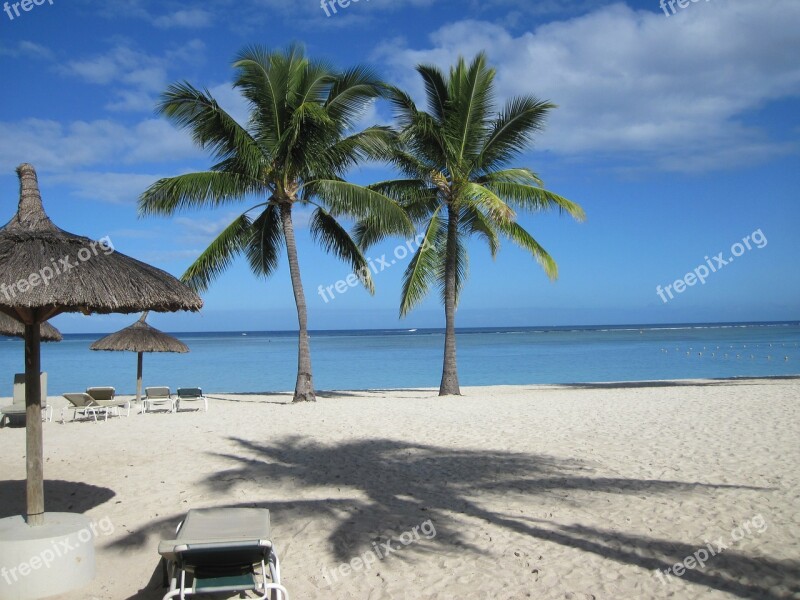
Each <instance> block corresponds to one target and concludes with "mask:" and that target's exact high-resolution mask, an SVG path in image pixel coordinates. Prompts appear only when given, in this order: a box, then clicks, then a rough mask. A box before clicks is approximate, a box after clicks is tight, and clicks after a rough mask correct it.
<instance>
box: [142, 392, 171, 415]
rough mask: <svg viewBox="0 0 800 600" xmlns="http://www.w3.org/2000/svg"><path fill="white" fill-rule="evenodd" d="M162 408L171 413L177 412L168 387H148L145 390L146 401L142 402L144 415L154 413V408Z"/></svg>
mask: <svg viewBox="0 0 800 600" xmlns="http://www.w3.org/2000/svg"><path fill="white" fill-rule="evenodd" d="M159 406H160V407H162V408H164V409H166V410H169V412H175V400H173V399H172V394H170V391H169V388H168V387H163V386H159V387H148V388H144V400H142V414H144V413H146V412H148V411H152V410H153V408H154V407H159Z"/></svg>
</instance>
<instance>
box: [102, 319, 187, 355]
mask: <svg viewBox="0 0 800 600" xmlns="http://www.w3.org/2000/svg"><path fill="white" fill-rule="evenodd" d="M146 318H147V315H146V314H144V315H142V316H141V318H140V319H139V320H138V321H136V323H134V324H133V325H130V326H128V327H126V328H125V329H121V330H119V331H117V332H116V333H112V334H110V335H107V336H105V337H104V338H100V339H99V340H97V341H96V342H93V343H92V345H91V346H89V348H91V349H92V350H120V351H125V350H127V351H130V352H188V351H189V347H188V346H187V345H186V344H184V343H183V342H182V341H180V340H179V339H177V338H174V337H172V336H171V335H169V334H166V333H164V332H163V331H159V330H158V329H156V328H155V327H152V326H151V325H148V324H147V323H146V322H145V319H146Z"/></svg>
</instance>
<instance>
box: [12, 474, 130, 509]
mask: <svg viewBox="0 0 800 600" xmlns="http://www.w3.org/2000/svg"><path fill="white" fill-rule="evenodd" d="M115 495H116V494H115V493H114V491H113V490H110V489H108V488H104V487H99V486H96V485H89V484H88V483H81V482H79V481H61V480H58V479H56V480H52V479H45V481H44V497H45V507H46V509H47V512H71V513H85V512H86V511H88V510H91V509H93V508H95V507H96V506H100V505H101V504H103V503H104V502H108V501H109V500H111V498H113V497H114V496H115ZM25 511H26V507H25V480H24V479H20V480H13V481H0V518H4V517H11V516H14V515H24V514H25Z"/></svg>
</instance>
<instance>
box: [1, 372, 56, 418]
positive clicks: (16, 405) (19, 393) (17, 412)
mask: <svg viewBox="0 0 800 600" xmlns="http://www.w3.org/2000/svg"><path fill="white" fill-rule="evenodd" d="M39 382H40V383H39V385H40V387H41V389H42V420H43V421H52V420H53V407H52V406H48V405H47V373H40V374H39ZM26 412H27V411H26V408H25V373H16V374H15V375H14V396H13V400H12V404H11V405H10V406H4V407H3V408H0V427H2V426H3V425H5V424H6V423H8V424H11V423H14V422H19V423H20V424H22V423H24V422H25V415H26Z"/></svg>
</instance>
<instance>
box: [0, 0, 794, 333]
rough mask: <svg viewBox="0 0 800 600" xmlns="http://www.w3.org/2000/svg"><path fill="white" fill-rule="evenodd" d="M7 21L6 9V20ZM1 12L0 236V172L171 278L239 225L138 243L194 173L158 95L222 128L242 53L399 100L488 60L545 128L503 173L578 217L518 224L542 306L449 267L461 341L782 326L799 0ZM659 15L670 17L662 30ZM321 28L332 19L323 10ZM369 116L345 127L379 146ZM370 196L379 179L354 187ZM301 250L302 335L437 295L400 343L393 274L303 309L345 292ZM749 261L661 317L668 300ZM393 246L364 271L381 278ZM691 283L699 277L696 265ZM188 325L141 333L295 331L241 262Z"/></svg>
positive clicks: (114, 323)
mask: <svg viewBox="0 0 800 600" xmlns="http://www.w3.org/2000/svg"><path fill="white" fill-rule="evenodd" d="M11 4H13V3H11ZM28 7H29V8H30V10H29V11H28V12H25V11H22V10H21V9H18V11H19V16H15V14H14V7H13V6H11V5H9V12H10V13H11V15H12V16H14V18H13V19H12V18H9V16H8V13H5V12H0V69H2V76H3V81H4V82H5V85H4V93H3V94H2V97H1V98H0V198H2V201H1V202H0V220H2V221H3V222H4V221H6V220H7V219H8V218H10V217H11V215H12V214H13V213H14V211H15V208H16V201H17V197H18V188H17V185H18V184H17V179H16V175H15V173H14V168H15V167H16V166H17V165H18V164H20V163H22V162H30V163H33V164H34V165H35V166H36V168H37V170H38V172H39V179H40V184H41V188H42V192H43V197H44V202H45V208H46V210H47V211H48V213H49V214H50V216H51V218H52V219H53V220H54V221H55V222H56V224H58V225H59V226H60V227H62V228H63V229H66V230H68V231H71V232H74V233H80V234H84V235H88V236H90V237H94V238H100V237H102V236H110V238H111V239H112V241H113V243H114V246H115V247H116V249H117V250H120V251H122V252H124V253H126V254H129V255H131V256H134V257H136V258H140V259H142V260H145V261H147V262H150V263H152V264H155V265H157V266H159V267H161V268H163V269H165V270H167V271H169V272H171V273H173V274H175V275H176V276H180V274H181V273H182V272H183V271H184V269H185V268H186V267H187V266H188V265H189V264H190V263H191V261H192V259H193V258H194V257H196V256H197V254H198V253H199V252H200V251H201V250H202V249H203V248H204V247H205V245H206V244H207V243H208V242H209V241H210V240H211V239H212V237H213V236H214V235H215V234H216V233H217V232H219V231H220V230H221V228H222V227H223V226H224V225H225V224H227V222H229V221H230V220H231V219H232V218H233V217H234V216H235V214H236V209H237V208H245V207H246V206H249V205H247V204H244V203H243V204H242V205H241V206H239V207H237V206H231V207H225V208H222V209H219V210H215V211H195V212H190V213H183V214H180V215H177V216H176V217H174V218H171V219H166V218H148V219H140V218H138V217H137V213H136V199H137V198H138V196H139V194H140V193H141V192H142V191H143V190H144V189H145V188H146V187H147V186H148V185H150V184H151V183H152V182H154V181H155V180H157V179H158V178H160V177H164V176H170V175H175V174H179V173H182V172H187V171H191V170H198V169H205V168H207V167H208V166H209V165H210V159H209V157H208V156H207V155H205V154H204V153H203V152H202V151H200V150H198V149H197V148H195V147H194V146H193V145H192V143H191V141H190V140H189V137H188V135H187V134H186V133H185V132H181V131H178V130H176V129H174V128H173V127H172V126H171V125H170V124H169V123H167V122H166V121H164V120H163V119H160V118H158V117H157V116H155V114H154V112H153V106H154V104H155V101H156V99H157V97H158V95H159V93H161V92H162V91H163V90H164V89H165V87H166V86H167V85H168V84H169V83H171V82H174V81H177V80H184V79H185V80H188V81H190V82H191V83H193V84H194V85H196V86H198V87H206V88H208V89H210V90H211V91H212V93H213V94H214V96H215V97H216V98H217V99H218V101H219V102H220V103H221V104H222V105H223V106H224V107H225V108H226V109H227V110H229V111H230V112H231V113H233V114H234V115H237V116H239V117H240V118H242V117H243V116H244V115H245V114H246V107H245V106H244V105H243V103H242V102H241V100H240V99H239V98H238V97H237V95H236V93H235V92H234V91H233V90H232V89H231V87H230V79H231V76H232V69H231V68H230V63H231V61H232V59H233V57H234V55H235V54H236V53H237V52H238V51H239V50H240V49H241V48H242V47H243V46H245V45H247V44H251V43H258V44H262V45H265V46H268V47H274V48H278V47H283V46H285V45H287V44H288V43H290V42H292V41H300V42H303V43H304V44H305V45H306V47H307V50H308V52H309V54H310V55H312V56H314V57H319V58H324V59H327V60H329V61H331V62H333V63H334V64H335V65H337V66H340V67H346V66H350V65H353V64H356V63H366V64H370V65H372V66H374V67H375V68H376V69H377V70H378V71H379V72H380V73H381V75H382V76H383V77H384V78H385V79H386V80H388V81H391V82H393V83H396V84H398V85H401V86H403V87H405V88H407V89H408V90H409V91H410V92H411V93H412V94H414V95H415V96H417V97H419V93H420V89H421V86H420V84H419V81H418V80H417V78H416V75H415V73H414V71H413V67H414V65H415V64H417V63H420V62H429V63H435V64H438V65H440V66H442V67H444V68H446V67H447V66H449V65H450V64H451V63H452V62H454V60H455V59H456V58H457V57H458V56H459V55H465V56H467V57H472V56H473V55H474V54H475V53H476V52H478V51H480V50H484V49H485V50H486V51H487V52H488V54H489V57H490V61H491V62H492V63H493V65H494V66H495V67H496V68H497V84H498V92H499V95H500V97H501V99H505V98H509V97H512V96H514V95H518V94H534V95H536V96H539V97H542V98H547V99H549V100H551V101H553V102H555V103H556V104H558V105H559V108H558V109H557V110H556V111H555V112H554V113H553V114H552V117H551V119H550V120H549V124H548V127H547V130H546V131H545V132H544V133H543V134H542V135H540V136H539V138H538V139H537V141H536V144H535V146H534V147H533V148H532V149H530V151H528V152H526V153H525V155H524V156H523V157H522V158H521V159H520V160H519V161H518V162H519V165H520V166H529V167H531V168H533V169H534V170H535V171H537V172H538V173H539V174H540V175H541V176H542V178H543V179H544V181H545V184H546V185H547V187H548V188H549V189H551V190H553V191H556V192H558V193H560V194H562V195H564V196H566V197H568V198H570V199H572V200H574V201H576V202H579V203H580V204H581V205H582V206H583V207H584V208H585V210H586V212H587V214H588V219H587V221H586V222H585V223H580V224H579V223H575V222H573V221H571V220H568V219H567V218H564V217H559V216H558V215H525V216H522V217H521V222H522V223H523V224H524V225H525V226H526V227H528V229H529V230H530V231H531V232H532V233H533V234H534V235H535V237H536V238H537V239H538V240H539V241H540V242H541V243H542V245H543V246H544V247H545V248H547V249H548V251H549V252H550V253H551V254H552V255H553V256H554V257H555V259H556V260H557V261H558V264H559V268H560V278H559V280H558V281H557V282H556V283H551V282H549V281H548V279H547V278H546V277H545V275H544V274H543V272H542V271H541V269H539V267H538V266H537V265H536V264H535V263H534V262H533V261H532V260H531V259H530V258H529V257H528V256H526V255H525V254H523V253H522V252H521V251H519V250H517V249H516V248H514V247H512V246H511V245H510V244H505V245H504V246H503V247H502V249H501V251H500V254H499V256H498V258H497V259H496V260H494V261H492V259H491V258H490V257H489V255H488V251H487V250H486V248H485V246H483V245H482V243H481V242H480V241H478V240H476V241H475V242H474V243H472V244H471V245H470V256H471V258H470V278H469V282H468V284H467V287H466V288H465V290H464V293H463V295H462V299H461V305H460V308H459V312H458V324H459V325H460V326H462V327H467V326H519V325H581V324H624V323H668V322H698V321H736V320H748V321H750V320H797V319H800V270H798V268H797V257H798V256H800V236H798V235H797V226H798V223H800V218H799V217H800V203H798V201H797V194H796V191H797V190H798V188H799V187H800V186H798V183H800V169H798V166H800V165H799V162H800V161H798V134H799V133H800V111H798V108H800V100H799V99H798V94H799V93H800V63H798V61H797V57H798V56H800V30H798V28H797V23H799V22H800V3H798V2H797V1H796V0H761V1H759V2H752V1H749V0H748V1H745V0H709V1H706V2H696V3H689V4H688V6H687V7H686V8H680V7H679V6H678V5H677V4H676V5H675V9H676V10H675V14H670V16H667V15H666V14H665V13H664V12H663V11H662V9H661V8H659V5H658V2H657V1H655V0H654V1H646V2H644V1H637V2H627V3H624V2H604V1H601V0H586V1H572V2H564V1H561V0H542V1H540V2H530V1H527V0H526V1H523V2H517V1H512V0H484V1H482V2H478V1H469V0H468V1H466V2H465V1H463V0H462V1H459V2H451V1H443V2H437V1H433V0H361V1H360V2H357V3H356V2H354V3H352V4H350V6H348V7H346V8H338V11H337V13H336V14H335V15H333V14H332V15H331V16H330V17H327V16H326V14H325V12H324V11H323V10H322V9H321V7H320V4H319V3H318V2H317V1H315V0H308V1H305V0H301V1H296V2H285V1H283V0H281V1H277V0H239V1H237V2H233V1H229V0H207V1H206V2H203V3H189V2H180V1H176V2H169V1H166V2H163V1H162V2H155V1H144V0H142V1H136V0H128V1H121V0H120V1H118V0H107V1H96V0H53V2H52V4H51V3H50V1H49V0H44V2H43V3H42V4H41V5H35V4H29V5H28ZM667 10H668V11H669V9H667ZM329 12H330V10H329ZM390 120H391V115H390V112H389V110H388V106H386V105H384V104H382V103H378V104H376V105H374V106H373V107H371V108H370V109H369V110H368V111H367V112H366V113H365V114H364V116H363V124H364V125H368V124H372V123H388V122H390ZM389 175H391V172H390V171H387V170H386V169H385V168H384V167H381V166H379V165H374V166H369V167H364V168H362V169H361V170H359V171H358V172H354V173H353V174H352V178H353V180H356V181H359V182H363V183H368V182H370V181H375V180H379V179H382V178H384V177H387V176H389ZM298 220H299V222H300V224H301V231H300V233H299V237H298V242H299V244H300V262H301V268H302V272H303V280H304V285H305V289H306V293H307V297H308V304H309V311H310V325H311V328H312V329H339V328H396V327H407V328H413V327H438V326H441V325H442V324H443V314H442V309H441V308H440V306H439V303H438V300H439V299H438V295H437V294H432V295H431V297H430V298H429V300H428V301H427V302H425V303H424V304H423V305H422V306H420V307H419V308H418V309H416V310H415V311H414V312H413V313H412V314H411V315H409V316H408V317H407V318H405V319H403V320H400V319H398V305H399V292H400V281H401V275H402V271H403V268H404V265H405V263H406V261H407V259H406V260H398V261H397V264H395V265H394V266H392V267H390V268H389V269H386V270H385V271H383V272H381V273H379V274H377V275H376V276H375V283H376V287H377V293H376V294H375V296H369V295H368V294H367V293H366V292H364V291H363V290H361V289H348V291H347V292H346V293H344V294H337V296H336V298H335V300H332V301H329V302H327V303H326V302H325V301H324V300H323V299H322V298H321V297H320V296H319V295H318V294H317V289H318V286H320V285H322V286H323V287H325V286H329V285H333V284H335V283H336V281H337V280H339V279H343V278H344V277H346V276H347V274H348V272H349V269H348V268H347V267H346V266H345V265H344V264H343V263H341V262H338V261H337V260H335V259H333V258H331V257H327V256H324V255H323V254H322V252H321V251H320V250H319V248H318V247H316V246H315V245H314V244H313V242H312V241H311V240H310V239H309V237H308V232H307V229H306V228H304V227H302V225H303V216H302V214H301V215H299V217H298ZM754 232H760V234H762V235H760V236H759V235H758V234H757V235H756V236H754V238H753V239H758V240H761V239H764V240H766V242H767V243H766V245H763V247H761V248H758V247H756V245H755V244H751V246H752V249H750V250H746V251H745V252H744V253H743V254H742V255H741V256H740V257H737V258H736V260H735V262H732V263H730V264H728V265H726V266H725V267H724V268H721V269H720V270H718V271H717V272H715V273H711V274H710V275H709V276H708V277H707V280H706V283H705V284H703V285H700V284H695V285H694V286H692V287H688V288H687V289H686V290H685V291H684V292H683V293H680V294H675V297H674V299H672V300H670V301H669V302H667V303H665V302H663V301H662V299H661V298H660V297H659V295H658V294H657V293H656V287H657V286H659V285H660V286H662V288H663V287H665V286H666V285H669V284H674V282H675V280H677V279H680V278H683V277H684V275H685V274H686V273H688V272H691V271H693V270H694V269H695V268H697V267H699V266H700V265H703V264H706V260H705V257H706V256H708V257H713V256H715V255H717V254H718V253H719V252H723V253H724V258H727V257H729V256H730V255H731V246H732V245H733V244H735V243H736V242H741V240H742V239H743V238H745V237H746V236H748V235H751V236H752V234H753V233H754ZM400 243H401V241H400V240H393V241H391V242H389V243H386V244H384V245H382V246H381V247H379V248H376V249H374V250H372V251H371V252H370V256H371V257H379V256H381V255H382V254H384V253H386V254H387V257H388V258H390V259H391V258H392V252H393V249H394V248H395V247H396V246H397V245H398V244H400ZM712 264H714V263H713V262H712ZM204 299H205V302H206V308H205V309H204V311H203V312H202V313H201V314H200V315H154V316H153V317H152V318H151V321H152V322H153V323H154V324H155V325H156V326H159V327H161V328H164V329H167V330H172V331H196V330H200V331H202V330H239V329H242V330H258V329H293V328H295V327H296V317H295V313H294V304H293V298H292V293H291V286H290V283H289V277H288V268H287V267H286V265H285V264H283V265H282V266H281V268H280V269H279V270H278V272H277V273H276V274H275V275H274V276H273V277H272V278H271V279H269V280H266V281H265V280H259V279H256V278H255V277H254V276H252V275H251V274H250V273H249V272H248V270H247V267H246V265H245V264H244V263H243V262H240V263H237V264H236V265H235V266H234V267H233V268H232V269H231V270H230V271H229V272H228V273H227V274H226V275H225V276H223V277H222V278H220V279H219V280H218V281H217V283H216V284H215V285H213V287H212V288H211V290H210V291H209V292H208V293H207V294H206V295H205V297H204ZM132 320H133V318H132V317H131V316H124V315H121V316H107V317H98V316H93V317H84V316H78V315H62V316H59V317H57V318H56V319H55V320H54V324H56V326H58V327H59V328H61V329H62V330H63V331H65V332H82V331H87V332H88V331H92V332H95V331H96V332H100V331H111V330H114V329H117V328H119V327H121V326H123V325H126V324H128V323H129V322H132Z"/></svg>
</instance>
